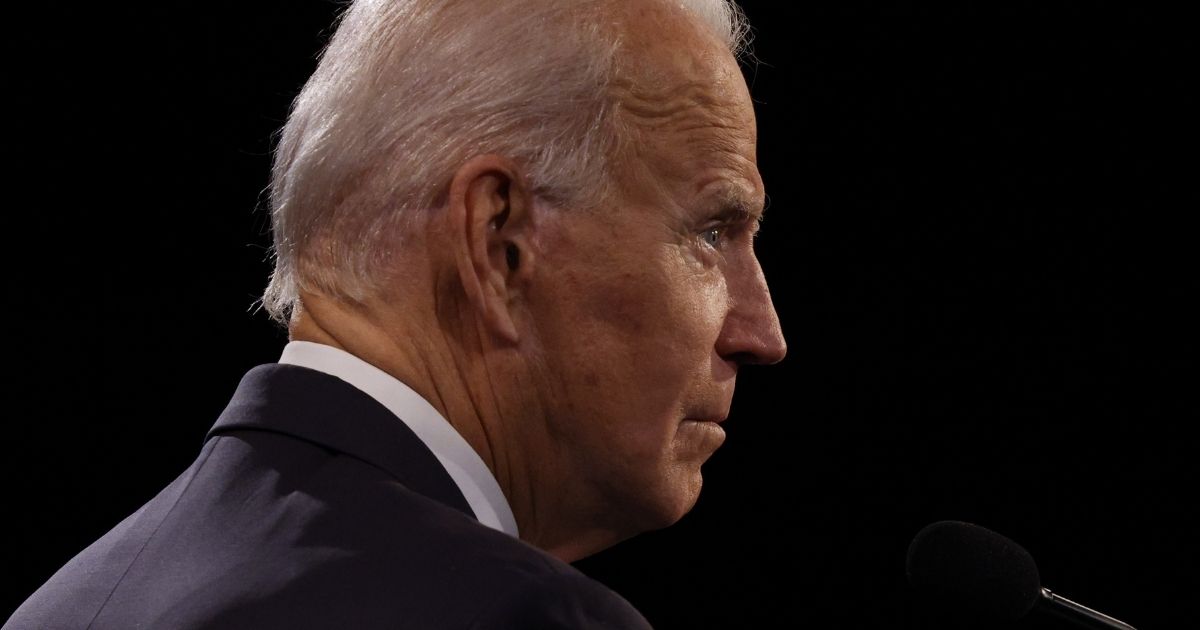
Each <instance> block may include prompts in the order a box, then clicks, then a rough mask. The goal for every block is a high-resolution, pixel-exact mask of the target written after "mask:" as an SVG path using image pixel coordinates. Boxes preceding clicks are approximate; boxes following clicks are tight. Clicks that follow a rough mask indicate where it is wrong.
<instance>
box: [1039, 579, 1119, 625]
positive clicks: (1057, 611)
mask: <svg viewBox="0 0 1200 630" xmlns="http://www.w3.org/2000/svg"><path fill="white" fill-rule="evenodd" d="M1034 609H1035V610H1038V611H1040V612H1043V613H1047V614H1050V615H1053V616H1055V617H1058V618H1060V619H1065V620H1067V621H1070V622H1072V623H1074V624H1076V625H1078V626H1080V627H1082V628H1091V629H1092V630H1136V628H1134V627H1133V626H1131V625H1129V624H1127V623H1125V622H1124V621H1119V620H1117V619H1113V618H1112V617H1109V616H1108V615H1106V614H1104V613H1100V612H1097V611H1095V610H1092V609H1091V608H1088V607H1087V606H1084V605H1083V604H1077V603H1075V602H1073V601H1071V600H1069V599H1067V598H1065V597H1062V596H1060V595H1055V594H1054V593H1051V592H1050V589H1048V588H1042V594H1041V597H1039V598H1038V602H1037V603H1036V604H1034Z"/></svg>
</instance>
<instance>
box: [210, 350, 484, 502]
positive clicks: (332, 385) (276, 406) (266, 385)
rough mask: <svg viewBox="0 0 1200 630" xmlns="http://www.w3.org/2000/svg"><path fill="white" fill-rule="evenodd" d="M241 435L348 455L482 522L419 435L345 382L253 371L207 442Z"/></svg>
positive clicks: (298, 370)
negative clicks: (277, 436) (284, 438)
mask: <svg viewBox="0 0 1200 630" xmlns="http://www.w3.org/2000/svg"><path fill="white" fill-rule="evenodd" d="M237 430H259V431H272V432H275V433H282V434H285V435H290V436H293V437H296V438H299V439H302V440H306V441H309V442H313V443H315V444H319V445H321V446H323V447H325V448H329V449H332V450H335V451H338V452H340V453H345V454H347V455H350V456H352V457H355V458H358V459H361V460H363V461H365V462H367V463H369V464H372V465H374V466H376V467H377V468H380V469H382V470H384V471H385V472H387V473H388V474H390V475H391V476H393V477H395V478H396V480H397V481H399V482H400V483H402V484H404V485H405V486H406V487H408V488H409V489H410V490H413V491H414V492H418V493H420V494H423V495H425V496H427V497H429V498H431V499H434V500H436V501H439V502H441V503H443V504H445V505H448V506H450V507H453V508H455V509H457V510H460V511H462V512H464V513H465V514H467V515H469V516H471V517H475V514H474V513H473V512H472V510H471V508H470V506H469V504H468V503H467V500H466V499H465V498H464V497H463V494H462V492H461V491H460V490H459V489H458V486H457V485H455V483H454V480H453V479H451V478H450V476H449V475H448V474H447V473H446V470H445V469H444V468H443V467H442V465H441V464H440V463H439V462H438V460H437V458H436V457H435V456H434V455H433V453H432V452H431V451H430V450H429V448H428V447H427V446H425V444H424V443H423V442H421V440H420V439H419V438H417V436H416V435H415V434H414V433H413V432H412V430H411V429H409V428H408V427H407V426H406V425H405V424H404V423H403V422H401V421H400V420H399V419H398V418H397V417H396V416H395V415H394V414H392V413H391V412H390V411H388V409H387V408H386V407H384V406H383V405H381V404H380V403H379V402H377V401H376V400H375V399H373V398H371V397H370V396H368V395H367V394H365V393H363V392H362V391H360V390H359V389H357V388H355V387H354V386H352V385H350V384H349V383H347V382H345V381H343V380H341V379H339V378H336V377H333V376H330V375H328V374H323V373H321V372H318V371H316V370H311V369H309V368H304V367H299V366H295V365H283V364H267V365H260V366H258V367H256V368H254V369H252V370H250V371H249V372H247V373H246V375H245V376H244V377H243V378H242V381H241V383H240V384H239V385H238V388H237V391H236V392H235V393H234V395H233V399H232V400H230V402H229V405H228V406H227V407H226V408H225V411H224V412H222V414H221V417H220V418H218V420H217V423H216V424H215V425H214V426H213V428H212V429H211V430H209V432H208V436H207V437H206V438H205V439H208V438H211V437H213V436H216V435H220V434H223V433H227V432H230V431H237Z"/></svg>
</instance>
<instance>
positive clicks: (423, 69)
mask: <svg viewBox="0 0 1200 630" xmlns="http://www.w3.org/2000/svg"><path fill="white" fill-rule="evenodd" d="M633 1H637V0H633ZM640 1H643V2H653V1H670V2H671V3H672V4H677V5H678V6H680V7H681V8H683V9H684V10H686V11H688V12H690V13H691V14H692V15H694V16H696V17H697V18H699V21H700V22H701V23H702V24H704V25H706V26H707V27H708V28H709V29H710V30H711V31H712V32H713V33H714V34H715V35H716V36H717V37H718V38H720V39H721V40H723V41H724V42H725V43H726V45H727V46H728V48H729V50H730V52H731V53H733V54H734V55H735V56H737V55H740V54H741V53H742V52H743V51H744V50H745V48H746V46H747V34H748V30H749V29H748V26H747V24H746V20H745V16H744V14H743V13H742V12H741V10H740V9H739V8H738V6H737V5H736V4H734V3H733V2H732V0H640ZM612 2H613V0H572V1H567V0H474V1H473V0H356V1H355V2H353V3H352V4H351V5H350V6H349V8H347V9H346V10H345V11H344V12H343V13H342V15H341V17H340V20H339V24H338V27H337V30H336V32H335V33H334V35H333V37H332V38H331V40H330V42H329V44H328V46H327V47H326V49H325V51H324V52H323V53H322V56H321V60H320V63H319V65H318V67H317V69H316V71H315V72H314V73H313V75H312V77H310V79H309V80H308V83H307V84H306V85H305V86H304V89H303V90H302V91H301V92H300V95H299V96H298V97H297V98H296V100H295V102H294V103H293V106H292V111H291V114H290V116H289V117H288V121H287V124H286V125H285V126H284V128H283V130H282V132H281V134H280V139H279V144H278V147H277V149H276V155H275V163H274V168H273V172H272V179H271V186H270V212H271V223H272V231H273V234H274V247H273V250H272V253H273V256H274V259H275V270H274V272H273V273H272V274H271V281H270V284H269V285H268V286H267V289H266V291H265V292H264V294H263V297H262V304H263V306H264V307H265V308H266V310H267V311H268V312H269V313H270V314H271V316H272V318H273V319H275V320H276V321H278V322H280V323H281V324H284V325H286V324H287V322H288V320H289V318H290V316H291V314H292V313H293V312H294V309H295V306H296V304H297V302H298V300H299V295H300V291H301V290H305V291H315V292H319V293H322V294H325V295H329V296H334V297H337V298H339V299H342V300H349V301H352V302H361V301H363V300H364V299H366V298H367V297H369V296H372V295H375V294H377V292H378V290H379V287H381V286H384V284H385V283H386V282H387V281H388V275H387V274H388V270H390V269H392V268H394V265H392V264H391V261H392V257H393V255H394V253H395V252H396V251H398V250H399V249H400V248H402V247H403V246H404V242H403V241H404V239H405V238H409V236H407V234H412V233H415V232H414V231H412V230H406V229H405V228H406V227H407V226H410V225H411V224H412V223H413V222H414V221H416V220H418V219H419V218H420V217H421V216H422V215H423V214H426V213H428V212H430V211H432V210H434V209H437V208H439V207H440V206H441V205H442V204H443V203H444V201H445V195H446V194H447V192H448V189H449V183H450V180H451V178H452V176H453V174H454V172H455V171H456V170H457V168H458V167H459V166H460V165H461V164H462V163H463V162H465V161H466V160H468V159H470V158H471V157H473V156H476V155H482V154H489V153H495V154H502V155H505V156H506V157H508V158H510V159H512V160H514V161H515V162H517V163H518V164H520V165H521V167H522V168H523V169H524V170H525V173H526V176H527V179H528V181H529V183H530V186H531V188H532V189H533V192H534V194H535V195H537V196H538V197H540V198H542V199H544V200H547V201H549V202H550V203H552V204H554V205H564V206H567V205H575V206H586V205H589V202H592V201H594V200H596V199H600V198H602V191H603V190H604V187H605V185H606V184H607V181H608V167H607V158H608V156H610V155H611V154H612V152H613V150H614V148H615V146H616V143H617V142H618V140H619V138H618V132H617V128H616V126H615V123H614V121H613V118H614V117H613V112H614V109H615V103H614V102H613V101H612V98H613V97H612V95H611V93H610V90H609V86H610V84H611V80H612V75H613V69H614V57H615V56H616V52H617V50H618V46H619V33H616V32H615V29H613V28H612V27H611V25H610V24H608V23H607V22H606V21H605V20H606V18H605V12H604V9H605V7H607V6H611V3H612ZM609 19H611V18H609Z"/></svg>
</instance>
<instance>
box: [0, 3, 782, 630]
mask: <svg viewBox="0 0 1200 630" xmlns="http://www.w3.org/2000/svg"><path fill="white" fill-rule="evenodd" d="M739 18H740V14H739V13H738V12H737V10H736V7H733V6H731V5H727V4H725V3H724V2H721V1H719V0H708V1H703V0H695V1H691V2H679V1H678V0H673V1H667V0H581V1H579V2H572V3H565V2H561V1H559V0H503V1H499V0H488V1H487V2H479V1H467V0H450V1H447V0H359V1H358V2H356V3H354V4H353V5H352V6H350V8H349V9H348V10H347V11H346V13H345V14H344V16H343V18H342V20H341V22H340V25H339V27H338V30H337V32H336V33H335V35H334V36H333V38H332V41H331V43H330V45H329V48H328V49H327V50H326V52H325V53H324V55H323V58H322V61H321V64H320V66H319V68H318V69H317V71H316V72H315V73H314V75H313V77H312V78H311V79H310V81H309V82H308V84H307V85H306V86H305V88H304V90H303V92H302V93H301V94H300V96H299V97H298V98H297V100H296V103H295V105H294V108H293V112H292V115H291V116H290V118H289V120H288V123H287V125H286V127H285V129H284V132H283V135H282V137H281V140H280V145H279V149H278V154H277V156H276V165H275V171H274V178H273V182H272V213H273V222H274V223H273V227H274V237H275V244H276V270H275V273H274V275H273V277H272V279H271V284H270V286H269V287H268V290H267V293H266V295H265V297H264V304H265V305H266V307H267V308H268V310H270V312H271V313H272V314H273V315H274V316H275V317H277V318H279V319H280V320H281V321H283V322H285V323H286V324H287V326H288V329H289V333H290V339H291V343H289V344H288V345H287V347H286V348H285V349H284V352H283V356H282V358H281V360H280V362H279V363H278V364H271V365H266V366H260V367H258V368H255V369H254V370H252V371H251V372H250V373H248V374H247V375H246V377H245V378H244V379H243V381H242V383H241V385H240V386H239V388H238V390H237V392H236V393H235V394H234V397H233V400H232V401H231V402H230V404H229V407H228V408H227V409H226V410H225V412H224V413H223V414H222V416H221V417H220V419H219V420H218V421H217V423H216V425H215V426H214V427H213V429H212V431H211V432H210V433H209V437H208V439H207V441H206V442H205V445H204V448H203V449H202V451H201V453H200V456H199V457H198V459H197V460H196V462H195V463H194V464H193V465H192V467H191V468H190V469H189V470H187V471H185V472H184V474H183V475H181V476H180V477H179V478H178V479H177V480H176V481H175V482H174V483H173V484H171V485H170V486H168V487H167V488H166V489H165V490H163V492H162V493H161V494H160V495H159V496H157V497H156V498H154V499H153V500H152V501H151V502H150V503H148V504H147V505H146V506H144V507H143V508H142V509H141V510H139V511H138V512H137V513H135V514H133V515H132V516H130V517H129V518H127V519H126V520H125V521H124V522H122V523H121V524H119V525H118V526H117V527H116V528H115V529H113V530H112V531H111V532H109V533H108V534H107V535H106V536H104V537H103V538H101V539H100V540H99V541H97V542H96V543H95V544H93V545H92V546H91V547H89V548H88V549H86V550H85V551H83V552H82V553H81V554H80V555H79V556H77V557H76V558H74V559H73V560H72V561H71V562H70V563H68V564H67V565H66V566H65V567H64V568H63V569H61V570H60V571H59V572H58V573H57V574H56V575H55V576H54V577H53V578H51V579H50V581H49V582H48V583H47V584H46V585H45V586H43V587H42V588H41V589H40V590H39V591H38V592H37V593H35V594H34V595H33V596H32V597H31V598H30V599H29V600H28V601H27V602H26V603H25V604H24V605H23V606H22V607H21V608H20V609H19V610H18V611H17V612H16V613H15V615H14V616H13V617H12V618H11V619H10V620H9V622H8V624H7V625H6V626H5V627H6V628H84V627H88V628H135V627H136V628H276V627H278V628H304V627H346V628H397V627H400V628H544V627H562V628H579V627H605V628H640V627H647V626H648V624H647V623H646V621H645V619H643V618H642V617H641V615H639V614H638V613H637V612H636V611H635V610H634V609H633V608H632V606H630V605H629V604H628V603H627V602H626V601H625V600H623V599H622V598H620V597H619V596H618V595H616V594H615V593H613V592H611V591H610V590H608V589H606V588H605V587H603V586H601V585H599V584H598V583H596V582H594V581H591V580H589V579H587V578H586V577H584V576H583V575H582V574H580V573H579V572H578V571H576V570H575V569H573V568H572V567H570V566H569V565H568V564H567V563H569V562H572V561H574V560H577V559H580V558H583V557H585V556H587V555H589V554H592V553H595V552H597V551H599V550H602V549H605V548H607V547H609V546H611V545H613V544H615V543H617V542H619V541H621V540H624V539H626V538H628V537H630V536H633V535H635V534H637V533H639V532H643V531H647V530H651V529H656V528H661V527H664V526H667V525H669V524H671V523H673V522H675V521H676V520H678V519H679V518H680V517H681V516H683V515H684V514H685V513H686V512H687V511H688V510H689V509H690V508H691V507H692V505H693V504H694V503H695V501H696V499H697V496H698V493H699V491H700V486H701V473H700V468H701V465H702V464H703V463H704V462H705V461H706V460H707V458H708V457H709V456H710V455H711V454H712V453H713V451H714V450H715V449H716V448H717V447H719V446H720V445H721V443H722V441H723V439H724V433H723V431H722V429H721V427H720V425H719V423H720V422H721V421H722V420H724V419H725V417H726V415H727V414H728V411H729V405H730V401H731V397H732V395H733V388H734V380H735V376H736V374H737V370H738V367H739V366H740V365H742V364H748V363H775V362H777V361H779V360H781V359H782V358H783V356H784V353H785V345H784V341H783V338H782V335H781V332H780V328H779V323H778V319H777V317H776V315H775V311H774V308H773V306H772V304H771V298H770V295H769V292H768V290H767V286H766V283H765V281H764V278H763V274H762V271H761V269H760V267H759V264H758V261H757V259H756V257H755V254H754V251H753V238H754V235H755V232H756V230H757V227H758V219H759V218H760V216H761V212H762V208H763V202H764V191H763V186H762V182H761V179H760V177H759V174H758V170H757V167H756V164H755V124H754V113H753V109H752V106H751V102H750V97H749V94H748V92H747V89H746V86H745V83H744V81H743V79H742V76H741V73H740V70H739V68H738V65H737V62H736V59H735V54H736V53H737V51H738V50H739V48H740V46H741V37H742V36H743V34H744V32H745V28H744V25H743V23H742V22H741V20H740V19H739Z"/></svg>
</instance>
